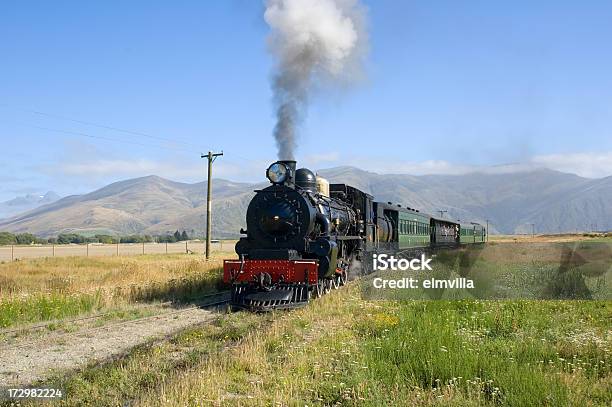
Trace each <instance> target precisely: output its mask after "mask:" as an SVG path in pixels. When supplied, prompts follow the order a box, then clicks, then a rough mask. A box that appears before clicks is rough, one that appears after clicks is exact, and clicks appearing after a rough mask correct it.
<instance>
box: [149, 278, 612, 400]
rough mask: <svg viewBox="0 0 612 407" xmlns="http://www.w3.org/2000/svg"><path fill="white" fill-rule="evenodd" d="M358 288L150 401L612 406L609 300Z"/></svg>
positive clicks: (298, 315)
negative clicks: (460, 296) (388, 294)
mask: <svg viewBox="0 0 612 407" xmlns="http://www.w3.org/2000/svg"><path fill="white" fill-rule="evenodd" d="M358 292H359V289H358V288H357V287H356V286H353V287H349V288H348V289H347V290H343V291H342V292H336V293H333V294H332V295H330V296H328V297H325V298H323V299H322V300H319V301H315V303H314V304H312V305H311V306H309V307H307V308H306V309H303V310H299V311H297V312H294V313H291V314H286V315H281V317H280V318H278V317H277V318H276V319H275V320H274V321H273V323H271V324H270V326H269V327H268V328H267V329H266V330H265V331H263V332H262V331H255V332H252V333H251V334H249V335H247V337H246V338H245V340H244V341H242V342H241V343H240V345H239V346H238V347H237V348H236V349H235V350H234V351H233V352H225V353H222V354H218V355H217V357H216V358H209V359H207V360H206V361H205V362H204V363H203V364H202V365H201V366H200V367H198V369H197V372H199V373H195V374H194V373H192V372H186V373H184V374H181V375H178V376H177V377H175V379H173V381H171V382H172V383H174V385H173V386H166V387H165V389H164V390H163V391H162V392H161V393H160V392H159V391H158V392H152V393H151V394H150V395H149V396H147V397H145V398H144V399H141V400H140V405H147V406H148V405H164V406H171V405H187V406H196V405H201V404H202V403H203V400H206V401H208V402H210V403H213V402H214V403H217V404H218V405H230V406H233V405H236V406H251V405H254V406H267V405H275V404H277V403H280V404H281V405H295V406H298V405H299V406H302V405H309V406H331V405H346V406H412V405H427V406H429V405H444V406H448V405H457V406H464V405H474V406H479V405H492V406H496V405H503V406H535V405H543V406H546V405H549V406H574V405H597V406H607V405H610V403H612V392H610V390H611V389H612V380H611V370H610V364H611V363H612V358H611V357H610V349H611V348H610V341H611V338H610V335H611V334H610V317H611V316H612V303H610V302H595V301H590V302H589V301H474V300H462V301H452V302H451V301H408V302H367V301H363V300H361V299H360V298H359V297H358V296H357V295H356V294H358ZM201 372H206V374H200V373H201ZM160 395H163V397H162V396H160ZM204 404H205V403H204Z"/></svg>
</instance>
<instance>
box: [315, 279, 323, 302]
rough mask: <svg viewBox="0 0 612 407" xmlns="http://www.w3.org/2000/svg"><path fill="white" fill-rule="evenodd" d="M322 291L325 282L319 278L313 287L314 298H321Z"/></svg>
mask: <svg viewBox="0 0 612 407" xmlns="http://www.w3.org/2000/svg"><path fill="white" fill-rule="evenodd" d="M324 292H325V282H324V281H323V280H319V281H318V282H317V286H316V287H315V289H314V294H315V298H321V297H322V296H323V293H324Z"/></svg>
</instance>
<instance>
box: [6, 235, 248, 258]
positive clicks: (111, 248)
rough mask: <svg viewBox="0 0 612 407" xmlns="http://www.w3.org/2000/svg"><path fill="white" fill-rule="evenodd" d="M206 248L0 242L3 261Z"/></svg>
mask: <svg viewBox="0 0 612 407" xmlns="http://www.w3.org/2000/svg"><path fill="white" fill-rule="evenodd" d="M235 243H236V241H235V240H231V241H230V240H226V241H222V240H221V241H216V242H214V243H212V244H211V252H218V251H223V252H227V253H231V252H233V251H234V244H235ZM205 251H206V243H205V242H201V241H186V242H177V243H118V244H100V243H89V244H82V245H77V244H66V245H29V246H19V245H13V246H0V261H14V260H19V259H33V258H40V257H67V256H86V257H89V256H91V257H94V256H131V255H138V254H171V253H200V254H204V253H205Z"/></svg>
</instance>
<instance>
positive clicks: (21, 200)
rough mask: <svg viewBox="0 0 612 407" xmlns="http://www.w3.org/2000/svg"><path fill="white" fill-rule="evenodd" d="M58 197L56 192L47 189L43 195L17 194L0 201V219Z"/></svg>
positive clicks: (48, 202)
mask: <svg viewBox="0 0 612 407" xmlns="http://www.w3.org/2000/svg"><path fill="white" fill-rule="evenodd" d="M58 199H60V196H59V195H58V194H56V193H55V192H53V191H49V192H47V193H46V194H44V195H37V194H28V195H24V196H18V197H16V198H13V199H11V200H8V201H4V202H0V219H2V218H8V217H10V216H14V215H17V214H19V213H22V212H26V211H29V210H31V209H34V208H37V207H39V206H42V205H46V204H50V203H52V202H55V201H57V200H58Z"/></svg>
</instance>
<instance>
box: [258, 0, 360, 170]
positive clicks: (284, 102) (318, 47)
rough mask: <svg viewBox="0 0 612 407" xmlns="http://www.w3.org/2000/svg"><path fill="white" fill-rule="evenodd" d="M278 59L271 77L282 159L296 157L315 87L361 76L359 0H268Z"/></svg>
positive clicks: (272, 45)
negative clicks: (301, 129) (301, 126)
mask: <svg viewBox="0 0 612 407" xmlns="http://www.w3.org/2000/svg"><path fill="white" fill-rule="evenodd" d="M264 19H265V20H266V22H267V23H268V25H269V26H270V29H271V33H270V36H269V39H268V40H269V45H270V50H271V52H272V54H273V55H274V57H275V58H276V59H277V61H276V70H275V72H274V76H273V80H272V90H273V91H274V105H275V108H276V125H275V127H274V138H275V139H276V145H277V147H278V158H279V159H280V160H293V159H294V158H295V149H296V146H297V143H296V141H297V126H298V125H299V123H300V122H301V121H302V120H303V119H304V116H305V115H306V110H307V107H308V102H309V98H310V96H311V95H312V93H313V92H314V91H315V90H319V89H323V88H325V86H326V85H331V84H337V85H340V84H348V83H350V82H352V81H353V80H354V79H355V78H356V77H358V76H359V72H360V71H361V69H360V66H361V62H362V59H363V56H364V55H365V50H366V43H367V35H366V32H365V28H364V26H365V24H364V22H365V9H364V8H363V7H362V6H361V4H360V3H359V1H358V0H267V2H266V11H265V14H264Z"/></svg>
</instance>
